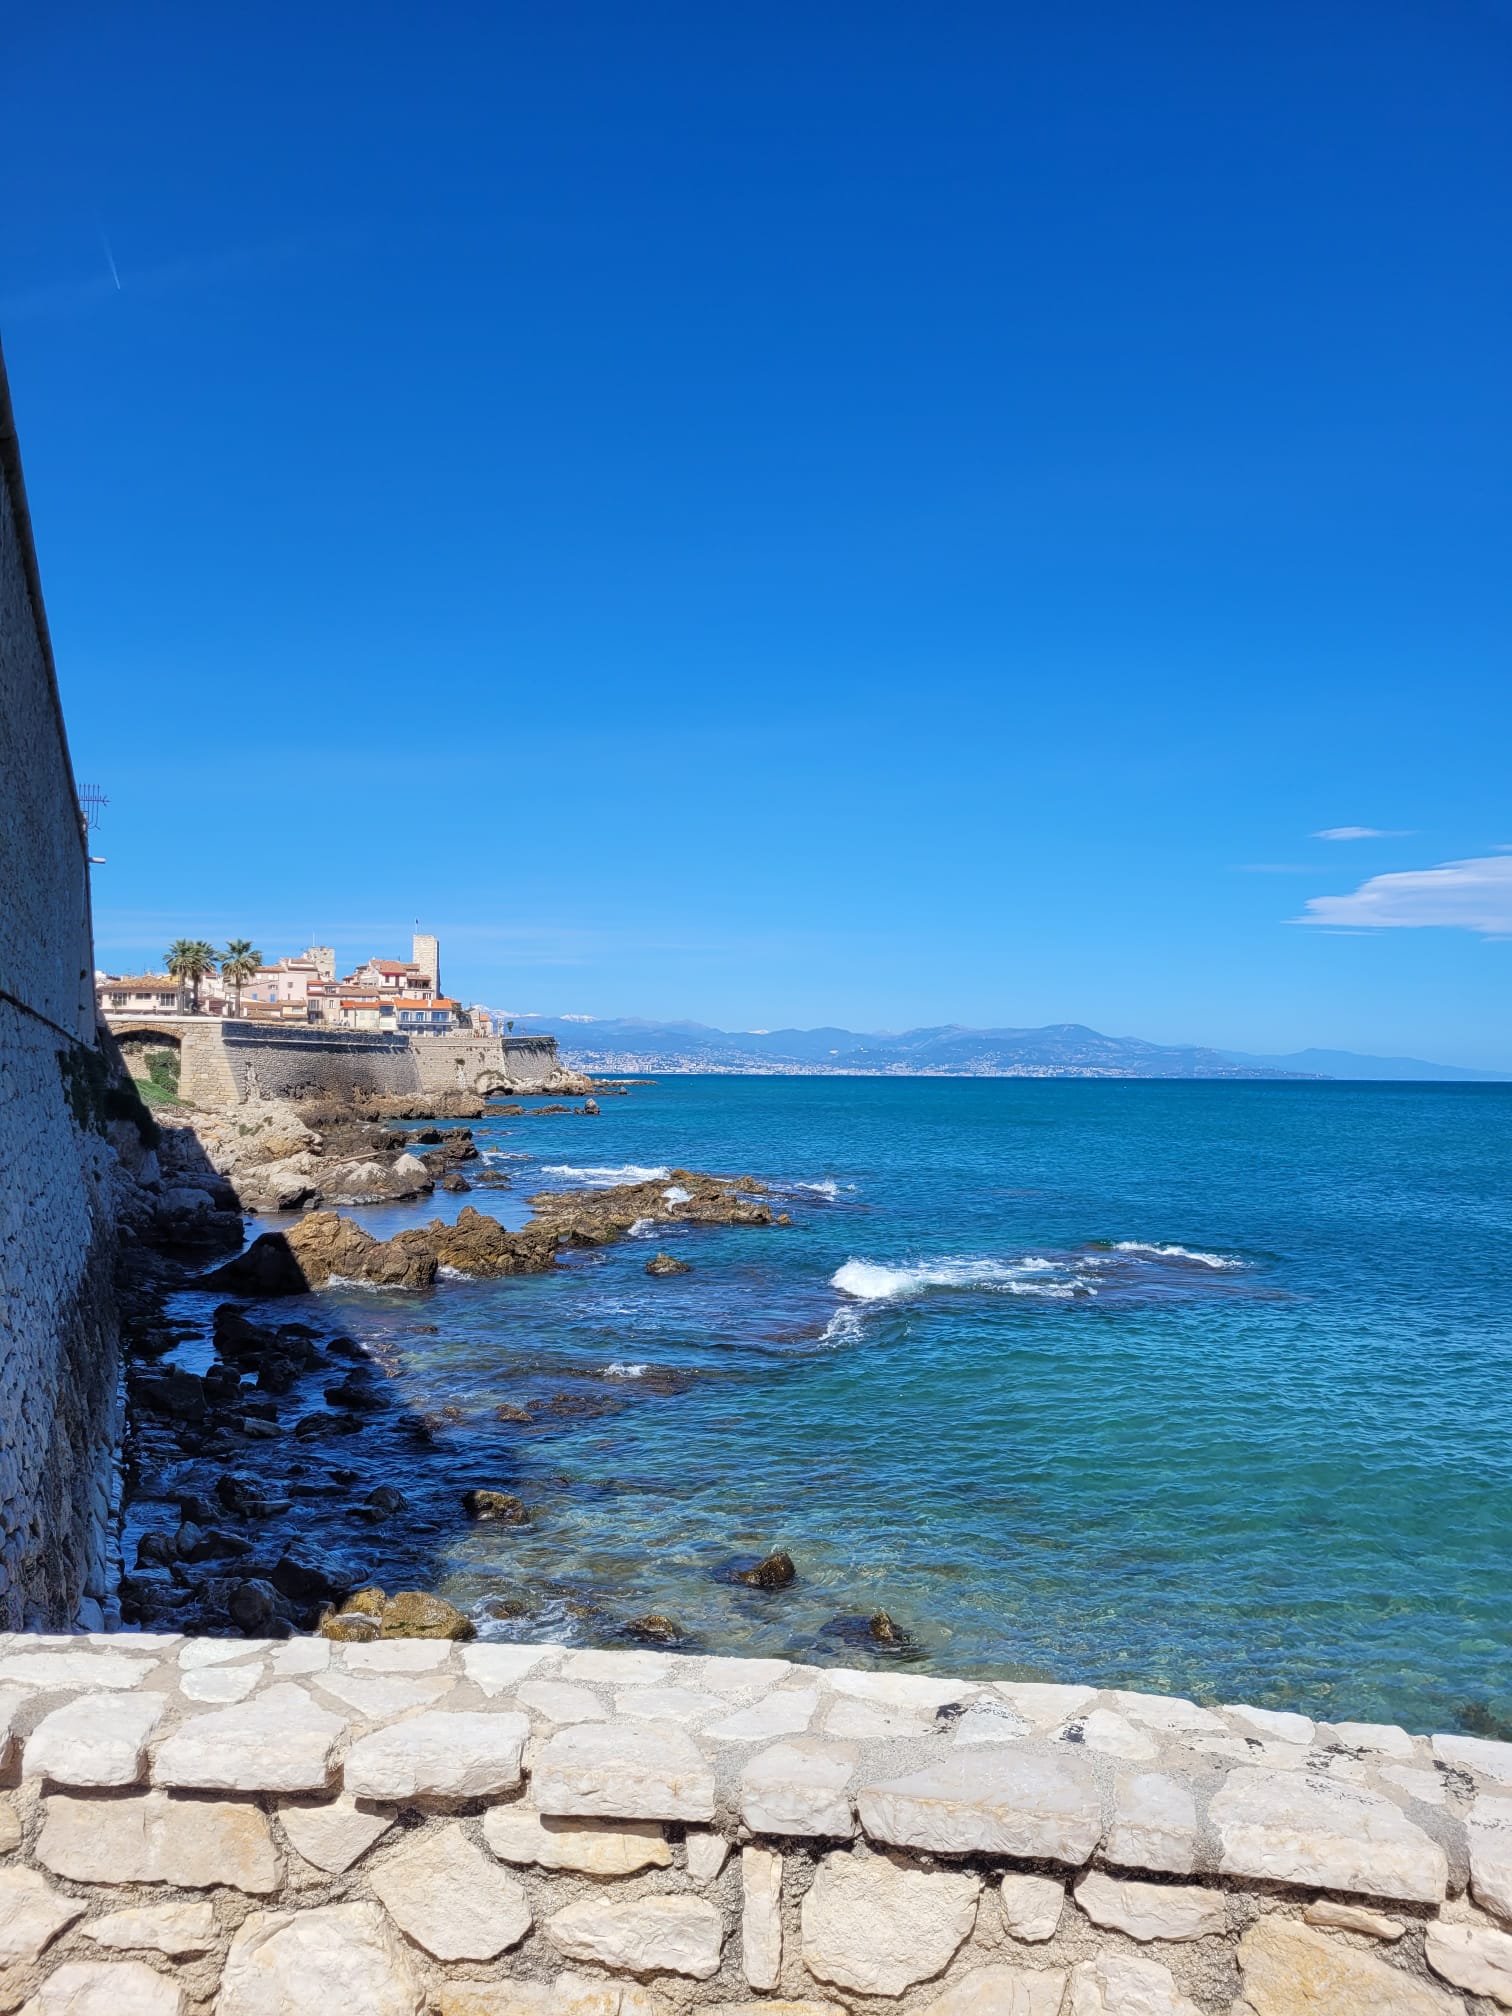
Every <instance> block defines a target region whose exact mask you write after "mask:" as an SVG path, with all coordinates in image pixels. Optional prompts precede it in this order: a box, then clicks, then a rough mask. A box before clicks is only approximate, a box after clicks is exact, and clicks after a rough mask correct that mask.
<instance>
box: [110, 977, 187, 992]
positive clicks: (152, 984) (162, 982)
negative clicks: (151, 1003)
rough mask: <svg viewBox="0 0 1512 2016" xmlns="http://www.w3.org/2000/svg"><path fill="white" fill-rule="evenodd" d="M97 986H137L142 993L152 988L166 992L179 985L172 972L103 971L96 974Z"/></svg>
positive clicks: (154, 990)
mask: <svg viewBox="0 0 1512 2016" xmlns="http://www.w3.org/2000/svg"><path fill="white" fill-rule="evenodd" d="M95 985H96V986H97V987H135V988H136V989H137V991H138V992H139V993H140V992H141V991H142V990H143V989H144V988H150V989H151V990H152V991H153V992H154V993H158V994H166V993H168V992H169V990H170V989H176V988H177V987H178V985H179V983H178V981H177V980H175V979H174V977H173V975H172V974H171V973H101V974H98V975H97V976H96V979H95Z"/></svg>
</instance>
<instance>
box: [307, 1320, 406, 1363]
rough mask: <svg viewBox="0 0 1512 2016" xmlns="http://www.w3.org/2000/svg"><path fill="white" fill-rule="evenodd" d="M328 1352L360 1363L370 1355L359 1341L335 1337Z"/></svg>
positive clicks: (336, 1356) (328, 1345)
mask: <svg viewBox="0 0 1512 2016" xmlns="http://www.w3.org/2000/svg"><path fill="white" fill-rule="evenodd" d="M293 1327H294V1326H293V1324H292V1323H291V1324H290V1325H289V1328H290V1329H291V1330H292V1329H293ZM416 1327H417V1328H427V1329H428V1328H431V1327H432V1326H430V1325H417V1326H416ZM326 1350H327V1351H328V1352H329V1353H330V1355H331V1356H332V1357H333V1358H354V1359H356V1360H358V1361H359V1362H360V1363H366V1361H367V1355H368V1354H367V1353H366V1351H364V1350H363V1348H362V1346H361V1345H360V1344H359V1343H358V1342H357V1339H356V1338H355V1337H333V1338H332V1339H331V1341H330V1343H329V1344H327V1346H326Z"/></svg>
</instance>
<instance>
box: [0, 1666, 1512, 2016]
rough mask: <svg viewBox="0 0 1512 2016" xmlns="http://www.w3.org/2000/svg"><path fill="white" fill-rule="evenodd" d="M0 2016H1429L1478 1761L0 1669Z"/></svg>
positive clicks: (823, 1714) (1062, 1699) (1458, 1902)
mask: <svg viewBox="0 0 1512 2016" xmlns="http://www.w3.org/2000/svg"><path fill="white" fill-rule="evenodd" d="M0 1786H4V1787H5V1788H7V1789H3V1790H0V2012H10V2011H15V2010H21V2011H24V2012H26V2016H54V2012H56V2016H94V2012H101V2016H104V2012H107V2011H108V2016H192V2012H198V2011H205V2012H214V2016H305V2012H309V2016H333V2012H334V2011H336V2010H347V2009H352V2010H356V2009H362V2010H374V2011H378V2012H380V2016H386V2012H394V2016H421V2012H425V2011H429V2012H439V2016H678V2012H684V2011H686V2012H689V2016H691V2012H693V2011H699V2010H704V2009H708V2010H715V2009H718V2010H722V2011H728V2012H732V2016H821V2012H828V2016H836V2012H840V2011H875V2010H878V2009H883V2008H896V2009H898V2010H900V2011H908V2012H913V2011H919V2012H921V2016H922V2012H928V2016H1301V2012H1304V2011H1305V2012H1308V2016H1356V2012H1384V2016H1453V2012H1460V2016H1471V2012H1476V2016H1479V2012H1481V2011H1483V2010H1489V2009H1494V2008H1512V1745H1509V1744H1503V1743H1496V1742H1491V1741H1488V1740H1485V1739H1482V1738H1477V1737H1471V1736H1462V1735H1437V1736H1431V1737H1424V1736H1415V1735H1412V1734H1409V1732H1407V1731H1406V1730H1404V1729H1400V1728H1396V1727H1390V1726H1384V1725H1378V1724H1362V1723H1350V1722H1339V1723H1334V1724H1327V1723H1317V1722H1314V1721H1313V1720H1312V1719H1311V1718H1309V1717H1307V1716H1304V1715H1299V1714H1293V1713H1285V1712H1280V1711H1274V1710H1266V1709H1258V1708H1254V1707H1249V1706H1245V1705H1243V1704H1238V1705H1234V1706H1226V1707H1218V1708H1209V1707H1202V1706H1199V1705H1198V1704H1196V1703H1195V1702H1192V1701H1187V1700H1182V1699H1178V1698H1175V1697H1170V1696H1161V1695H1144V1694H1135V1693H1122V1692H1112V1691H1099V1690H1094V1689H1093V1688H1090V1687H1079V1686H1066V1685H1052V1684H1030V1683H1023V1684H1018V1683H1013V1682H1006V1681H1005V1682H991V1681H976V1680H967V1679H961V1680H953V1679H945V1678H939V1677H936V1676H934V1675H920V1674H913V1673H909V1672H906V1671H896V1672H879V1671H864V1672H863V1671H852V1670H847V1669H843V1668H815V1667H806V1666H802V1665H798V1664H794V1663H790V1662H788V1661H786V1660H782V1659H738V1658H694V1657H683V1656H678V1655H675V1654H672V1653H666V1652H657V1651H642V1650H624V1651H581V1650H574V1649H571V1648H567V1647H559V1646H550V1645H518V1644H503V1643H475V1644H466V1645H453V1644H451V1643H449V1642H445V1641H435V1640H399V1641H383V1640H380V1641H377V1642H373V1643H367V1644H339V1643H332V1642H329V1641H327V1640H325V1639H321V1638H313V1639H312V1638H295V1639H290V1640H286V1641H283V1642H277V1641H266V1642H262V1641H253V1640H244V1639H225V1640H221V1639H215V1640H206V1639H199V1640H195V1639H180V1638H177V1637H172V1636H148V1635H145V1634H140V1635H139V1634H128V1633H119V1634H115V1635H112V1636H109V1637H105V1636H101V1637H84V1636H71V1637H56V1638H48V1637H33V1636H25V1635H15V1636H11V1637H4V1638H0Z"/></svg>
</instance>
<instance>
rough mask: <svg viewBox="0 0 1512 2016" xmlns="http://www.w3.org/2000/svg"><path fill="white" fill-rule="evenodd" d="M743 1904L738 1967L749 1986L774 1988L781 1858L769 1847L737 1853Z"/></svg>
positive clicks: (778, 1968)
mask: <svg viewBox="0 0 1512 2016" xmlns="http://www.w3.org/2000/svg"><path fill="white" fill-rule="evenodd" d="M740 1883H741V1890H742V1893H743V1898H744V1904H743V1908H742V1911H741V1919H740V1953H741V1965H742V1967H743V1968H744V1969H745V1977H746V1983H747V1985H748V1986H749V1987H752V1988H759V1989H768V1988H775V1987H776V1986H777V1983H778V1981H779V1979H780V1978H781V1975H782V1857H781V1856H780V1855H778V1854H775V1853H774V1852H773V1851H772V1850H771V1849H770V1848H743V1849H742V1850H741V1851H740Z"/></svg>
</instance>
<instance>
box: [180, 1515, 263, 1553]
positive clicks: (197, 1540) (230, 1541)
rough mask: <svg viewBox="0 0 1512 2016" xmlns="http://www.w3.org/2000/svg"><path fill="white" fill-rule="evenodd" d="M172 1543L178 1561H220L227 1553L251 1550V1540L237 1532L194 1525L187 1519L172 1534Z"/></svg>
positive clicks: (248, 1551) (249, 1551)
mask: <svg viewBox="0 0 1512 2016" xmlns="http://www.w3.org/2000/svg"><path fill="white" fill-rule="evenodd" d="M173 1545H174V1551H175V1553H176V1554H177V1555H178V1558H179V1559H180V1561H222V1560H224V1559H225V1558H226V1557H227V1556H228V1555H235V1554H250V1553H251V1552H252V1542H251V1541H250V1540H244V1539H243V1538H242V1536H241V1535H240V1534H239V1533H225V1532H222V1531H221V1530H220V1529H219V1528H218V1527H215V1526H211V1527H203V1526H196V1525H195V1524H194V1523H193V1522H192V1521H191V1520H187V1519H186V1520H185V1521H184V1524H183V1525H182V1526H180V1528H179V1529H178V1532H177V1533H176V1534H175V1535H174V1536H173Z"/></svg>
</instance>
